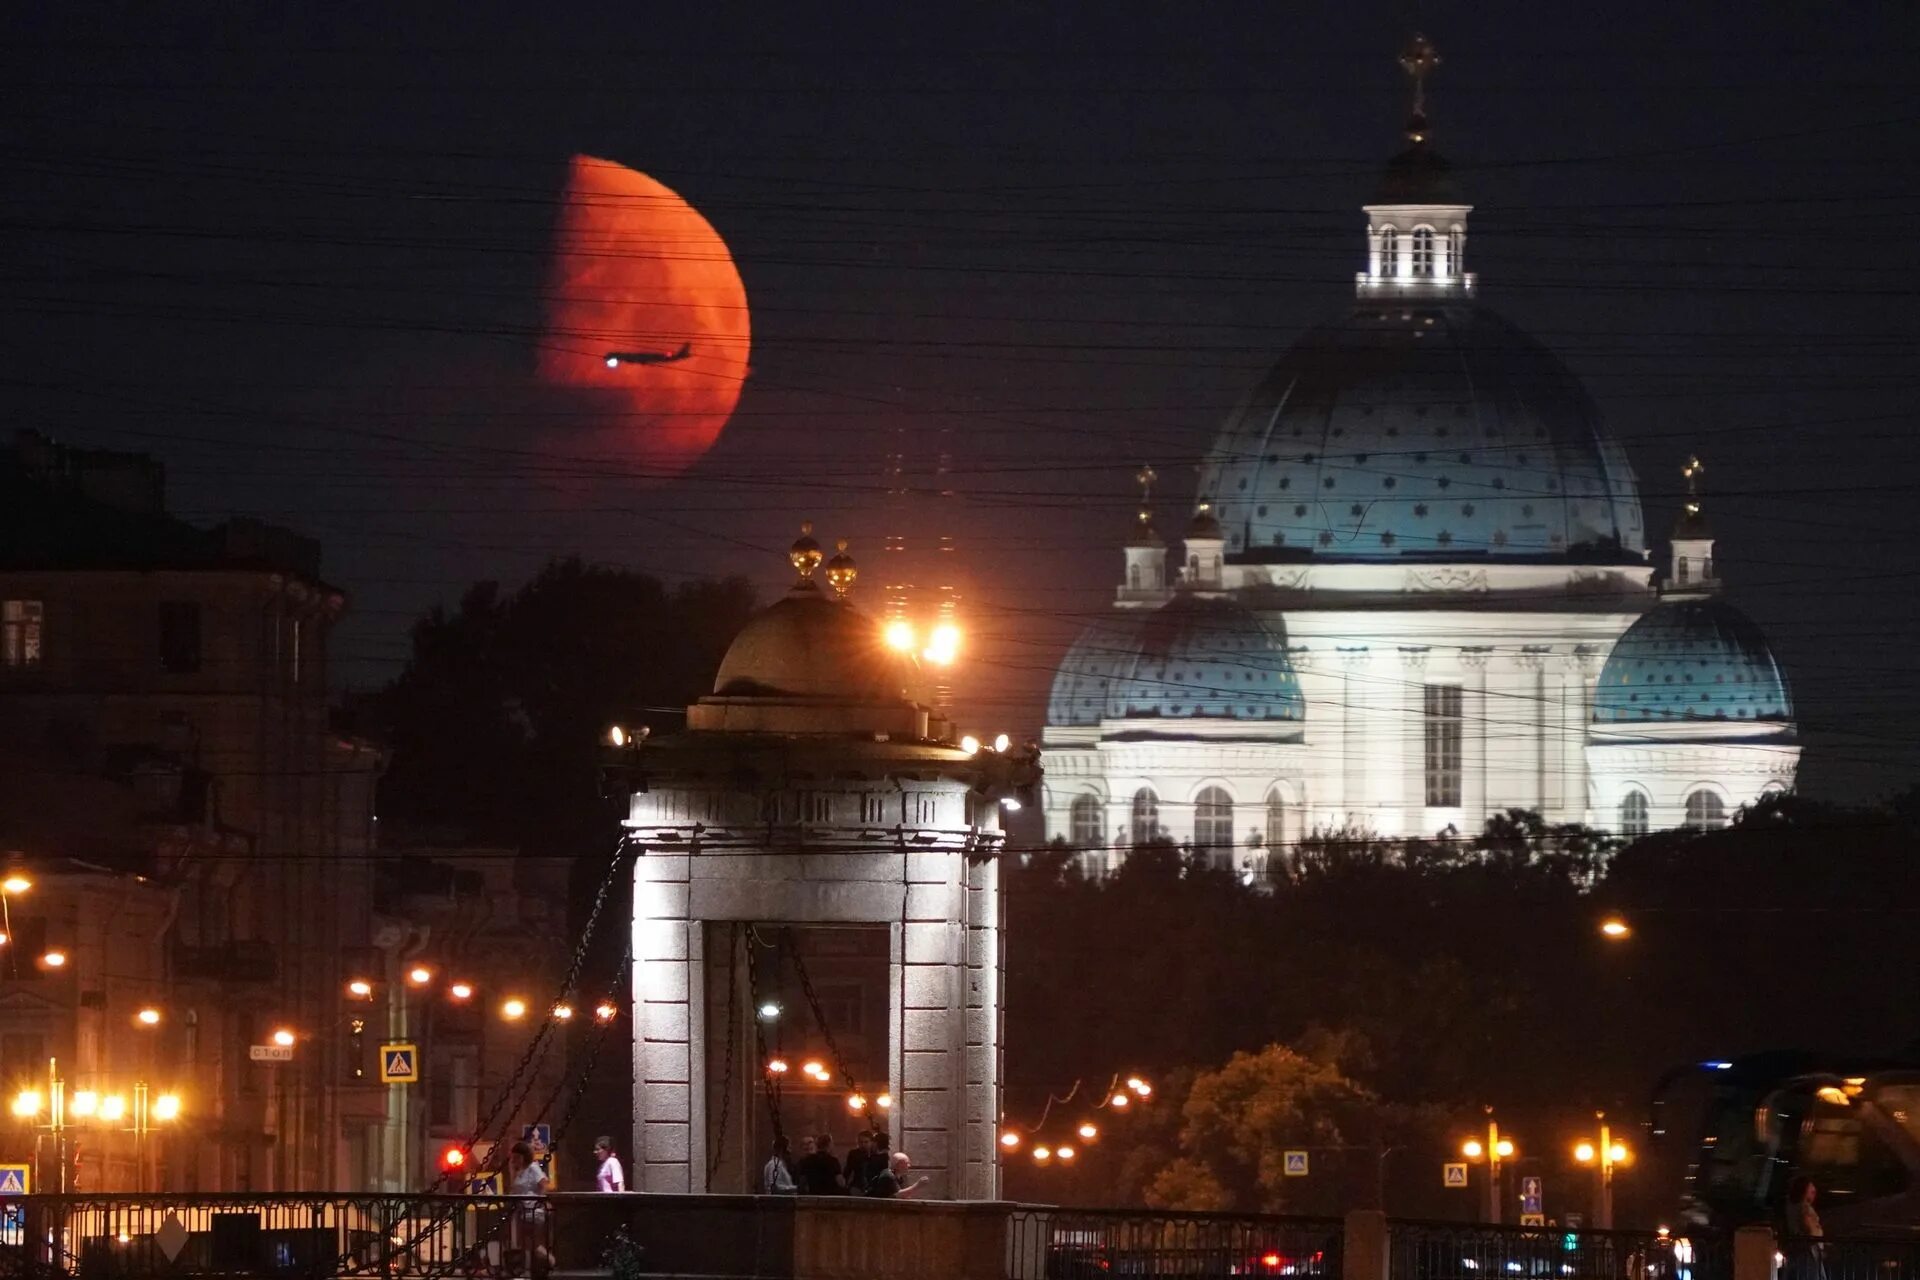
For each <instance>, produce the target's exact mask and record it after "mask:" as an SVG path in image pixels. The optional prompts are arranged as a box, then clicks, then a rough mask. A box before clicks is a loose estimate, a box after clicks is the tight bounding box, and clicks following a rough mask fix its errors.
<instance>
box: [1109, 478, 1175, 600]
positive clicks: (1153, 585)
mask: <svg viewBox="0 0 1920 1280" xmlns="http://www.w3.org/2000/svg"><path fill="white" fill-rule="evenodd" d="M1158 478H1159V476H1158V475H1157V474H1156V473H1155V471H1154V469H1153V468H1152V467H1151V466H1142V467H1141V468H1140V471H1139V474H1138V475H1136V476H1135V477H1134V482H1135V483H1137V484H1138V485H1139V486H1140V510H1139V511H1138V512H1136V513H1135V515H1134V520H1133V532H1132V533H1131V534H1129V535H1128V537H1127V545H1126V547H1125V551H1126V557H1127V576H1126V577H1125V578H1124V579H1123V580H1122V581H1121V583H1120V591H1119V593H1118V595H1117V596H1116V597H1115V599H1114V603H1115V604H1117V605H1121V606H1123V607H1124V606H1129V605H1142V604H1148V605H1153V604H1160V603H1162V602H1164V601H1165V600H1166V598H1167V587H1168V583H1167V544H1166V541H1165V539H1163V538H1161V536H1160V532H1159V530H1157V529H1155V528H1154V527H1153V482H1154V481H1155V480H1157V479H1158Z"/></svg>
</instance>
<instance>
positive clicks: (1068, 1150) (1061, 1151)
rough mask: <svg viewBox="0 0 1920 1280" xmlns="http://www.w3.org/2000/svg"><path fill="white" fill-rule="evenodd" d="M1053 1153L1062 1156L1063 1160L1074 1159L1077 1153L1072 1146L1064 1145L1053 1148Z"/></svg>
mask: <svg viewBox="0 0 1920 1280" xmlns="http://www.w3.org/2000/svg"><path fill="white" fill-rule="evenodd" d="M1053 1154H1054V1155H1056V1156H1058V1157H1060V1159H1062V1160H1071V1159H1073V1157H1074V1154H1075V1153H1074V1150H1073V1148H1072V1147H1064V1146H1062V1147H1055V1148H1054V1149H1053Z"/></svg>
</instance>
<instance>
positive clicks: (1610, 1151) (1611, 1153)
mask: <svg viewBox="0 0 1920 1280" xmlns="http://www.w3.org/2000/svg"><path fill="white" fill-rule="evenodd" d="M1607 1159H1608V1160H1610V1161H1612V1162H1613V1163H1614V1164H1625V1163H1626V1162H1627V1148H1626V1146H1625V1144H1623V1143H1619V1142H1616V1143H1614V1144H1613V1145H1612V1146H1610V1147H1608V1148H1607Z"/></svg>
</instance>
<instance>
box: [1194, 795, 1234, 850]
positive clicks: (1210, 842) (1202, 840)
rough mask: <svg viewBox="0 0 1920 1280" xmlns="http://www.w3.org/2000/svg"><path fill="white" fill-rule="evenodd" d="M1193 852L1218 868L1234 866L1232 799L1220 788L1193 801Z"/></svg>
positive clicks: (1198, 796)
mask: <svg viewBox="0 0 1920 1280" xmlns="http://www.w3.org/2000/svg"><path fill="white" fill-rule="evenodd" d="M1193 851H1194V852H1195V853H1197V854H1199V855H1200V856H1201V857H1203V858H1205V859H1206V860H1207V861H1208V862H1210V863H1212V864H1213V865H1214V866H1216V867H1231V866H1232V865H1233V798H1232V797H1231V796H1229V795H1228V794H1227V793H1226V792H1225V791H1223V790H1221V789H1220V788H1219V787H1208V788H1207V789H1206V790H1204V791H1202V792H1201V793H1200V794H1199V795H1197V796H1195V797H1194V798H1193Z"/></svg>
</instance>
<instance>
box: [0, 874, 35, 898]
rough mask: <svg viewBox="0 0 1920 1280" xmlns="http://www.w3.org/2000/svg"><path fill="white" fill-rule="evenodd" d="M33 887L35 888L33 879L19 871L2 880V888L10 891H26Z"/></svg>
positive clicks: (0, 886)
mask: <svg viewBox="0 0 1920 1280" xmlns="http://www.w3.org/2000/svg"><path fill="white" fill-rule="evenodd" d="M31 888H33V881H31V880H29V879H27V878H26V877H25V876H23V875H20V874H19V873H18V872H16V873H14V874H13V875H10V876H8V877H7V878H6V879H5V880H0V889H4V890H6V891H7V892H8V893H25V892H26V891H27V890H29V889H31Z"/></svg>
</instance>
